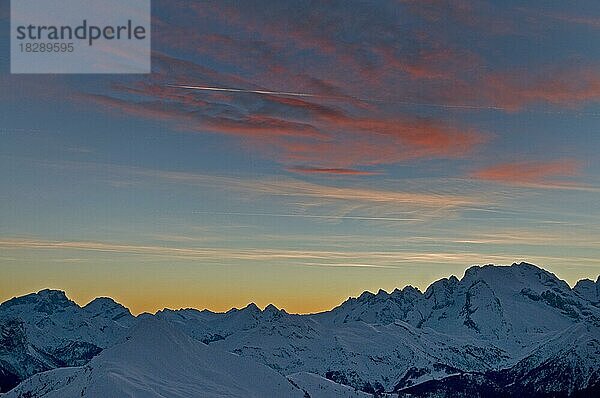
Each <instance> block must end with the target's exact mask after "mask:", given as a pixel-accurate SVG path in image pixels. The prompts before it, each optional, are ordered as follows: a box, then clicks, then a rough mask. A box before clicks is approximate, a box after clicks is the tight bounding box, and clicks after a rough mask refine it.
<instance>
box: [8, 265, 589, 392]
mask: <svg viewBox="0 0 600 398" xmlns="http://www.w3.org/2000/svg"><path fill="white" fill-rule="evenodd" d="M599 285H600V284H599V282H598V281H596V282H593V281H591V280H584V281H580V282H579V283H578V284H577V285H576V286H575V287H574V288H570V287H569V285H568V284H567V283H565V282H564V281H561V280H559V279H558V278H557V277H556V276H555V275H554V274H552V273H549V272H547V271H545V270H543V269H541V268H538V267H536V266H533V265H531V264H526V263H521V264H513V265H512V266H508V267H501V266H492V265H487V266H483V267H479V266H476V267H471V268H469V269H468V270H467V271H466V272H465V275H464V276H463V277H462V278H461V279H458V278H456V277H454V276H452V277H450V278H448V279H442V280H439V281H437V282H435V283H433V284H432V285H431V286H429V287H428V288H427V290H426V291H425V292H421V291H419V290H418V289H416V288H413V287H405V288H404V289H402V290H398V289H396V290H394V291H393V292H391V293H386V292H384V291H379V292H378V293H377V294H373V293H369V292H365V293H363V294H362V295H360V296H359V297H357V298H350V299H348V300H347V301H345V302H344V303H342V304H341V305H340V306H338V307H336V308H334V309H333V310H331V311H327V312H323V313H319V314H312V315H294V314H288V313H286V312H285V311H283V310H279V309H277V308H276V307H275V306H273V305H270V306H268V307H267V308H265V309H264V310H260V309H259V308H258V307H257V306H256V305H254V304H250V305H249V306H247V307H245V308H243V309H232V310H230V311H228V312H226V313H214V312H210V311H207V310H204V311H198V310H194V309H184V310H175V311H174V310H163V311H159V312H158V313H157V314H155V315H145V316H144V317H146V318H147V317H151V318H155V319H157V320H159V321H161V322H162V323H161V324H163V325H164V324H168V325H170V327H172V328H173V329H176V330H177V331H178V332H179V333H181V334H182V335H185V336H188V338H190V339H192V340H193V341H194V342H198V344H202V343H204V344H208V348H210V350H215V352H222V353H224V352H229V353H232V354H234V357H235V358H236V359H239V360H242V358H245V359H244V360H250V361H253V362H249V363H254V364H257V363H258V364H263V365H266V366H267V367H268V368H270V369H273V370H274V371H276V372H277V373H278V374H279V375H282V376H287V377H288V378H289V380H291V382H292V383H293V384H294V385H296V386H298V388H299V389H301V390H304V391H305V392H306V393H307V394H309V395H310V396H312V397H320V396H323V397H326V396H343V395H340V394H347V396H349V397H350V396H360V395H352V394H360V392H359V391H362V392H364V393H367V394H375V395H377V394H383V393H389V394H392V393H393V394H394V396H395V395H399V396H409V394H410V396H413V397H414V396H416V397H430V396H432V397H433V396H461V394H462V396H482V397H484V396H494V394H496V395H497V396H506V394H509V396H510V395H511V394H512V396H521V395H523V394H525V393H527V394H528V395H530V396H531V397H536V396H540V397H543V396H563V395H564V396H576V395H577V394H590V393H594V392H598V391H600V304H599V303H600V299H599V295H598V292H599V288H598V286H599ZM137 322H139V321H138V320H137V319H136V318H134V317H133V316H132V315H131V314H130V313H129V311H128V310H127V309H125V308H124V307H122V306H120V305H119V304H117V303H115V302H114V301H112V300H110V299H97V300H95V301H94V302H92V303H90V304H88V305H87V306H85V307H83V308H81V307H79V306H77V305H76V304H75V303H73V302H71V301H69V300H68V299H67V298H66V297H65V296H64V293H62V292H57V291H42V292H40V293H38V294H32V295H28V296H24V297H20V298H16V299H13V300H10V301H7V302H6V303H4V304H2V305H0V325H1V326H2V340H1V343H2V344H0V381H1V382H2V383H4V384H3V385H4V386H9V387H11V386H12V385H14V384H15V383H17V382H19V381H20V380H22V379H24V378H26V377H28V376H30V375H32V374H35V373H38V372H40V371H44V370H47V369H52V368H56V367H63V366H81V365H82V364H84V363H87V362H88V361H89V360H90V358H91V357H93V356H95V355H97V354H98V353H99V352H101V350H104V351H102V352H101V353H100V354H99V355H98V356H97V357H96V358H97V359H93V360H92V362H89V363H90V364H91V363H93V362H94V361H96V360H100V359H101V358H103V357H104V355H105V353H110V352H115V350H117V351H118V349H116V348H115V349H113V348H110V347H116V346H115V344H120V343H119V342H120V341H122V339H123V338H125V336H128V335H131V331H132V330H136V333H138V334H139V333H140V332H139V328H140V325H138V326H136V327H134V328H133V329H132V327H133V326H134V325H135V324H136V323H137ZM144 324H145V323H144ZM202 347H204V348H203V350H204V351H206V348H207V347H205V346H204V345H202ZM204 351H203V352H204ZM156 355H161V354H160V353H159V352H157V353H156ZM122 359H123V360H125V359H124V358H122ZM255 366H258V365H255ZM64 371H65V370H58V371H54V372H50V373H43V375H44V376H41V375H40V376H36V377H37V379H36V377H34V378H33V379H30V380H41V379H40V378H41V377H44V378H46V379H44V380H46V381H48V382H49V380H50V379H48V377H50V378H54V377H55V376H54V375H60V374H61V373H60V372H64ZM56 372H58V373H56ZM78 372H81V370H78ZM77 374H79V373H77ZM170 375H171V374H170V373H167V374H166V375H165V374H163V375H162V376H161V377H162V378H163V382H164V383H166V384H170V383H171V382H174V381H173V379H172V378H171V377H167V376H170ZM56 377H58V376H56ZM67 377H68V378H69V377H76V376H75V374H72V375H70V376H67ZM77 377H80V376H77ZM124 377H126V376H124ZM30 382H31V381H27V382H26V383H30ZM24 385H25V384H23V385H22V386H21V387H19V388H20V389H21V390H20V391H25V390H22V388H23V386H24ZM340 388H341V389H340ZM33 396H35V395H33ZM166 396H169V395H166ZM175 396H176V395H175ZM191 396H194V395H191ZM198 396H211V395H198Z"/></svg>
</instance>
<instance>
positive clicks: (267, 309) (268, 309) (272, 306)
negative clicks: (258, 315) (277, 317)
mask: <svg viewBox="0 0 600 398" xmlns="http://www.w3.org/2000/svg"><path fill="white" fill-rule="evenodd" d="M263 311H264V312H279V308H277V307H276V306H275V304H269V305H267V306H266V307H265V309H264V310H263Z"/></svg>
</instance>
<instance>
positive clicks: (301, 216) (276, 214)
mask: <svg viewBox="0 0 600 398" xmlns="http://www.w3.org/2000/svg"><path fill="white" fill-rule="evenodd" d="M193 213H194V214H214V215H222V216H246V217H298V218H320V219H326V220H327V219H329V220H360V221H404V222H407V221H422V220H421V219H420V218H396V217H368V216H322V215H316V214H283V213H236V212H212V211H193Z"/></svg>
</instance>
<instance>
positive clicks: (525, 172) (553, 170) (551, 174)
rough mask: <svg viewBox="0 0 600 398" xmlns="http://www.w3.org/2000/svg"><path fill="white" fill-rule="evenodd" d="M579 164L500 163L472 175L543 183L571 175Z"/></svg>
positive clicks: (490, 178) (481, 177)
mask: <svg viewBox="0 0 600 398" xmlns="http://www.w3.org/2000/svg"><path fill="white" fill-rule="evenodd" d="M579 169H580V165H579V163H578V162H576V161H573V160H557V161H549V162H511V163H502V164H498V165H494V166H490V167H487V168H484V169H481V170H478V171H476V172H474V173H472V174H471V176H472V177H474V178H478V179H482V180H488V181H501V182H509V183H517V184H522V183H533V184H537V183H544V182H548V180H551V179H554V178H556V177H571V176H575V175H577V174H578V173H579Z"/></svg>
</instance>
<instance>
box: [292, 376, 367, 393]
mask: <svg viewBox="0 0 600 398" xmlns="http://www.w3.org/2000/svg"><path fill="white" fill-rule="evenodd" d="M288 379H290V380H291V381H292V382H293V383H294V384H296V385H298V386H299V387H301V388H302V389H303V390H304V391H306V392H307V393H308V394H309V395H310V396H311V398H372V397H373V395H372V394H367V393H365V392H362V391H357V390H355V389H354V388H352V387H348V386H344V385H342V384H338V383H335V382H333V381H331V380H327V379H325V378H323V377H321V376H319V375H316V374H314V373H307V372H300V373H295V374H293V375H290V376H288Z"/></svg>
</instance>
